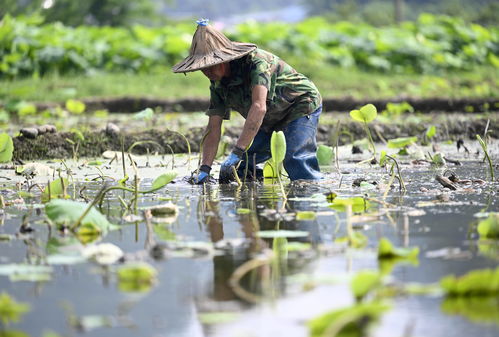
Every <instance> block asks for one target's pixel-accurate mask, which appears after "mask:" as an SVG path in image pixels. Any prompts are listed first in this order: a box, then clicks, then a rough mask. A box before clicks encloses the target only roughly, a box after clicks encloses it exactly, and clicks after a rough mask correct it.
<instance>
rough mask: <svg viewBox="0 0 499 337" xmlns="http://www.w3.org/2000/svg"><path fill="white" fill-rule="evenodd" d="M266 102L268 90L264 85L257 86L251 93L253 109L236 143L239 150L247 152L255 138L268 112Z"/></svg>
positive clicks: (251, 108)
mask: <svg viewBox="0 0 499 337" xmlns="http://www.w3.org/2000/svg"><path fill="white" fill-rule="evenodd" d="M266 100H267V88H266V87H265V86H263V85H255V86H254V87H253V89H252V91H251V107H250V110H249V112H248V116H247V117H246V121H245V122H244V127H243V131H242V132H241V135H240V136H239V139H238V140H237V143H236V146H237V147H238V148H240V149H243V150H246V149H247V148H248V147H249V146H250V144H251V142H252V141H253V138H255V136H256V134H257V132H258V130H259V129H260V126H261V125H262V121H263V118H264V117H265V113H266V112H267V104H266Z"/></svg>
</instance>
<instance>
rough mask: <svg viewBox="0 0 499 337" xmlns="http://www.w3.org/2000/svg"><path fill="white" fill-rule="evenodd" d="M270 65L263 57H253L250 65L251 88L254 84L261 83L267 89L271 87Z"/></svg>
mask: <svg viewBox="0 0 499 337" xmlns="http://www.w3.org/2000/svg"><path fill="white" fill-rule="evenodd" d="M271 80H272V65H271V64H270V62H267V61H266V60H264V59H263V58H258V57H254V58H253V60H252V65H251V72H250V81H251V88H253V87H254V86H255V85H263V86H264V87H265V88H267V90H270V89H271Z"/></svg>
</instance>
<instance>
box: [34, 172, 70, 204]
mask: <svg viewBox="0 0 499 337" xmlns="http://www.w3.org/2000/svg"><path fill="white" fill-rule="evenodd" d="M68 186H69V180H68V179H66V178H58V179H56V180H54V181H52V182H50V183H49V184H48V185H47V187H46V188H45V189H44V190H43V192H42V196H41V197H42V202H43V203H46V202H48V201H50V200H51V199H61V198H62V199H66V198H69V195H67V194H66V189H67V188H68Z"/></svg>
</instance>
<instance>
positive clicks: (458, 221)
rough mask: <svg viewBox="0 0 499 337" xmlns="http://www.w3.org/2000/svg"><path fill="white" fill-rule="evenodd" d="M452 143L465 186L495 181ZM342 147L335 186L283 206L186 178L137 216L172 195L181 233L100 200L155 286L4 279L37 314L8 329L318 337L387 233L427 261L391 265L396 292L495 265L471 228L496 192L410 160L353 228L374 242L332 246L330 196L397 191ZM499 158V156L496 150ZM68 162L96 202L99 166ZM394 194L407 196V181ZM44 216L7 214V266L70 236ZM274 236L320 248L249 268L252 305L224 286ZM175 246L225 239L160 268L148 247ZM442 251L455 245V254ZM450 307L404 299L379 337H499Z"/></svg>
mask: <svg viewBox="0 0 499 337" xmlns="http://www.w3.org/2000/svg"><path fill="white" fill-rule="evenodd" d="M496 145H497V144H496ZM442 147H443V150H444V151H446V152H445V153H449V154H451V155H452V156H453V158H459V159H461V161H462V162H463V165H462V166H452V165H449V168H450V169H452V170H453V171H455V172H456V174H457V175H458V176H459V177H461V178H462V179H464V178H470V179H482V180H487V174H488V172H487V167H486V166H485V165H484V164H482V163H481V162H480V158H477V157H475V156H464V155H462V154H459V153H455V150H453V149H454V147H452V148H451V147H450V146H449V147H446V146H444V145H442ZM495 148H496V149H497V146H496V147H495ZM471 150H473V149H471ZM341 151H342V152H343V154H345V155H344V156H340V157H341V158H348V160H342V161H341V162H340V171H341V172H342V174H341V178H340V174H338V173H337V172H336V170H335V169H334V168H333V167H329V168H325V171H329V173H328V174H327V179H326V180H325V181H324V182H321V183H320V184H294V185H288V184H287V185H286V190H288V191H289V196H288V198H289V200H288V202H287V205H285V206H284V207H283V199H282V197H281V192H280V188H279V187H278V186H277V185H266V184H249V185H247V186H245V187H243V188H237V187H236V186H222V187H220V186H218V185H212V186H208V187H206V188H203V187H200V186H190V185H189V184H187V183H185V182H184V181H183V180H182V179H181V178H179V179H177V180H176V182H175V183H174V184H170V185H168V186H167V187H166V188H164V189H162V190H161V191H160V192H158V193H155V194H154V195H152V196H146V197H144V198H142V199H141V201H140V205H139V206H140V207H147V206H150V205H157V204H159V203H162V202H164V201H162V200H164V199H169V200H171V201H173V202H174V203H175V204H177V205H178V206H179V209H180V215H179V217H178V218H177V219H176V220H175V221H173V223H170V224H154V225H153V227H149V229H148V227H147V226H146V224H145V222H144V221H138V222H137V224H134V223H126V222H125V221H124V220H123V219H122V217H121V216H120V214H121V211H122V208H121V206H120V203H119V202H118V200H117V195H120V196H122V194H119V193H117V194H114V195H112V196H110V197H109V198H108V199H107V200H106V202H104V204H103V212H104V213H106V214H109V219H110V220H111V221H112V222H113V223H115V224H120V225H121V226H120V229H119V230H115V231H111V232H109V233H108V234H107V235H106V236H105V237H103V238H101V239H100V240H99V241H98V242H100V243H102V242H110V243H113V244H115V245H117V246H119V247H120V248H121V249H122V250H123V251H124V252H125V253H126V255H125V257H126V259H127V260H129V261H131V260H134V261H137V260H139V261H146V262H148V263H150V264H151V265H153V266H154V267H155V268H156V269H157V270H158V276H157V282H156V283H155V284H154V286H152V287H151V289H150V290H149V291H145V292H140V293H137V292H127V291H123V290H120V288H119V284H118V281H117V279H116V274H115V272H114V270H115V268H116V266H117V265H119V264H117V265H114V266H110V267H102V266H98V265H96V264H95V263H91V262H82V263H78V264H54V265H53V266H52V268H53V271H52V273H51V280H48V281H12V280H10V279H9V277H7V276H0V288H1V289H2V291H5V292H7V293H9V294H10V295H11V296H13V297H15V298H16V300H18V301H22V302H26V303H29V304H30V306H31V310H30V312H29V313H27V314H26V315H24V316H23V318H22V320H21V322H20V323H17V324H13V325H11V326H10V328H12V329H15V330H21V331H23V332H25V333H26V334H28V335H30V336H44V333H46V332H48V331H53V332H56V333H58V334H60V335H62V336H76V335H85V336H189V337H191V336H255V337H256V336H258V337H260V336H276V335H278V334H280V335H283V336H308V330H307V328H306V325H305V322H306V321H307V320H308V319H310V318H313V317H316V316H317V315H320V314H322V313H325V312H327V311H329V310H332V309H339V308H342V307H345V306H348V305H350V304H352V303H353V298H352V295H351V291H350V290H349V283H348V279H349V277H351V275H353V274H354V273H355V272H357V271H360V270H365V269H373V270H377V269H378V267H379V266H378V260H377V257H376V247H377V243H378V240H379V238H381V237H387V238H389V239H390V240H391V241H392V242H393V243H394V244H395V245H396V246H400V247H403V246H410V247H412V246H418V247H419V248H420V254H419V262H418V263H417V265H413V264H403V263H402V264H397V265H395V267H394V268H393V270H392V272H391V282H394V283H399V284H406V283H411V282H418V283H422V284H433V283H435V282H438V281H439V279H440V278H441V277H443V276H445V275H448V274H456V275H461V274H463V273H465V272H467V271H470V270H474V269H480V268H486V267H495V266H497V261H498V258H499V257H498V256H497V255H493V254H492V255H491V256H485V255H483V253H481V252H480V250H479V247H478V246H477V240H476V239H477V236H476V233H475V232H474V231H473V230H472V226H471V225H472V224H473V223H474V222H476V221H477V218H475V217H474V214H476V213H478V212H484V211H489V212H490V211H498V209H499V207H498V206H499V205H498V201H497V189H498V186H497V184H491V183H485V184H482V183H475V184H473V185H471V186H467V187H460V188H459V189H458V191H454V192H450V191H448V190H445V189H444V188H443V187H442V186H440V185H439V184H438V183H437V182H436V181H435V180H434V177H435V174H436V173H437V172H436V171H435V169H432V168H431V167H429V166H427V165H420V166H414V165H410V164H409V163H410V160H403V161H402V162H403V163H405V164H403V165H402V173H403V177H404V180H405V182H406V184H407V192H406V193H405V194H400V193H399V192H398V189H397V188H393V189H392V190H391V191H390V192H389V193H388V195H387V197H386V199H385V200H384V203H382V204H379V203H376V202H373V203H372V205H373V207H372V208H371V209H369V211H368V213H369V214H371V215H373V214H375V215H376V217H370V218H364V219H359V221H358V222H354V228H355V229H356V230H357V231H361V232H362V233H363V234H365V235H366V236H367V237H368V244H367V246H366V247H365V248H362V249H351V248H348V247H346V246H345V245H344V244H338V243H336V239H338V238H339V237H342V236H345V235H346V223H347V215H346V213H345V212H339V211H334V210H333V209H331V208H330V207H328V206H329V204H328V202H327V200H326V198H325V197H324V194H326V193H328V192H330V191H335V192H336V193H337V194H338V195H340V196H342V197H350V196H358V195H366V194H367V195H368V197H369V198H372V199H375V200H382V199H383V194H384V191H385V190H384V189H383V188H381V189H378V188H376V187H374V188H372V189H371V188H370V187H369V186H367V187H362V188H361V187H352V183H353V181H354V180H355V179H357V178H359V177H365V178H366V179H367V181H368V182H372V181H375V182H378V183H385V184H386V183H387V182H388V175H387V174H386V173H384V171H383V170H382V169H380V168H378V167H374V166H372V167H371V166H369V165H358V164H357V163H354V162H353V161H355V162H357V161H359V160H361V159H363V158H364V157H362V156H359V157H355V156H351V155H348V156H347V153H348V151H349V149H348V148H342V149H341ZM495 151H497V150H495ZM472 153H473V151H472ZM340 154H341V153H340ZM493 156H494V158H497V154H496V153H495V152H494V153H493ZM149 160H150V163H149V167H142V168H140V165H142V166H145V164H144V163H145V161H146V158H145V157H140V158H138V160H137V162H138V164H139V173H140V176H141V177H142V178H143V181H142V186H143V187H147V186H149V185H150V183H151V178H153V177H155V176H156V175H158V174H159V173H161V171H162V170H164V168H161V167H157V166H156V165H157V164H158V163H159V162H164V161H165V159H164V158H152V157H151V158H149ZM116 164H117V163H114V164H112V165H109V166H105V165H104V166H103V167H102V170H103V172H104V173H105V174H106V175H110V176H115V177H118V178H119V177H120V174H122V173H121V172H120V169H121V168H120V164H119V163H118V164H119V165H116ZM49 165H54V166H58V165H60V164H50V163H49ZM67 165H69V166H70V167H72V170H73V172H74V174H75V176H74V178H75V180H76V181H78V182H77V183H76V185H75V188H74V191H79V190H81V188H82V187H83V186H85V191H84V194H86V195H87V196H89V197H90V196H92V195H94V194H95V193H96V191H97V190H98V189H99V188H100V186H101V185H102V183H101V182H92V181H85V175H86V174H89V173H90V172H92V173H95V168H92V167H88V166H87V167H82V166H81V165H82V162H79V163H78V165H79V166H77V164H76V163H68V164H67ZM177 165H182V167H176V169H177V170H178V171H179V173H180V176H184V175H186V174H187V172H188V171H189V169H188V168H187V163H186V162H185V161H184V160H183V159H181V160H177ZM130 170H131V169H130ZM440 172H441V171H440ZM0 175H2V176H6V177H10V178H11V179H13V180H12V181H7V182H6V183H5V184H4V187H3V191H2V194H3V195H4V198H5V200H7V201H12V200H15V199H16V196H15V194H14V192H12V190H11V189H13V188H14V183H15V182H16V181H18V182H21V179H20V178H19V177H14V176H13V175H12V174H11V172H7V171H2V174H0ZM46 178H47V177H39V178H35V181H38V182H39V183H42V182H44V181H47V180H46ZM36 179H38V180H36ZM87 179H88V176H87ZM394 185H395V186H397V182H395V183H394ZM34 191H36V190H34ZM35 194H39V193H36V192H35ZM127 198H130V195H129V194H128V195H125V200H128V199H127ZM387 203H388V204H389V205H388V204H387ZM41 207H42V206H41V205H40V204H39V199H38V198H37V197H35V198H33V199H32V200H27V201H26V203H19V204H16V205H13V206H8V207H7V208H6V209H5V210H4V216H3V225H2V226H1V227H0V233H2V234H12V235H16V237H15V238H14V239H13V240H11V241H7V242H0V251H1V254H0V255H1V256H0V259H1V260H0V262H1V264H2V265H4V264H10V263H21V262H30V263H32V264H37V263H39V261H40V259H41V260H43V257H44V256H46V255H47V254H48V253H50V252H48V249H47V242H48V241H49V239H50V238H60V237H61V234H60V233H57V231H55V230H49V228H48V227H47V225H46V224H44V223H43V219H44V212H43V209H42V208H41ZM37 209H39V210H40V211H37ZM238 209H249V212H248V211H246V212H242V211H239V212H238V211H237V210H238ZM281 209H284V210H285V211H284V212H281V213H276V211H275V210H281ZM299 211H314V212H316V215H317V216H316V218H315V219H313V220H296V213H297V212H299ZM26 214H30V215H29V217H28V218H26V219H25V220H26V221H28V222H29V224H30V225H31V227H32V228H33V229H34V231H33V232H31V233H26V234H23V235H19V233H18V231H19V227H20V225H21V223H22V222H23V217H24V216H25V215H26ZM357 219H358V218H357ZM276 228H279V229H281V230H282V229H285V230H291V231H306V232H308V236H306V237H300V238H292V239H291V238H290V239H289V241H290V242H291V241H298V242H302V243H311V249H310V250H308V251H305V252H302V253H291V252H290V253H289V255H288V259H287V260H286V262H284V263H281V264H280V267H279V268H276V270H277V269H278V270H279V273H272V272H271V271H270V269H269V268H265V267H264V268H260V269H255V270H253V271H252V272H250V273H249V275H248V276H247V277H245V278H243V280H242V282H241V287H242V288H243V289H245V290H247V292H249V293H251V294H253V295H254V296H253V297H250V298H247V297H244V296H242V297H244V299H242V298H241V294H240V292H238V291H237V290H236V291H235V290H234V288H232V287H231V286H229V284H228V279H229V277H230V276H231V275H232V273H233V272H234V270H235V269H236V268H237V267H238V266H240V265H242V264H243V263H244V262H245V261H248V260H249V259H250V258H252V257H255V256H259V255H261V254H264V253H268V251H269V250H271V249H272V239H258V238H256V236H255V233H256V231H259V230H272V229H276ZM166 242H170V243H172V242H173V243H188V242H198V243H199V242H204V243H215V244H216V245H217V247H218V248H219V249H218V250H217V251H216V253H214V254H213V253H207V252H208V251H205V250H202V249H201V250H199V251H197V253H196V254H195V255H194V256H192V255H191V256H178V255H177V256H168V254H167V256H166V257H162V258H153V257H152V256H151V254H150V251H151V249H152V248H153V247H161V246H162V245H164V244H165V243H166ZM158 245H159V246H158ZM442 249H447V253H446V252H444V251H443V250H442ZM448 252H451V253H450V254H449V253H448ZM496 254H497V251H496ZM269 274H270V275H269ZM443 301H444V299H443V298H442V296H439V295H432V296H429V295H425V296H422V295H419V296H416V295H403V296H396V297H394V298H392V299H391V303H392V309H391V310H390V311H389V312H388V313H387V314H385V315H384V316H383V318H382V320H381V322H380V324H379V325H378V326H377V327H376V329H375V330H374V331H373V335H374V336H380V337H381V336H385V337H386V336H394V337H395V336H397V337H398V336H403V335H404V333H405V334H407V335H411V336H442V335H448V334H449V335H452V336H497V334H498V333H499V329H498V327H497V325H494V324H492V323H490V322H488V323H477V322H475V321H473V320H471V319H470V318H468V317H464V316H460V315H457V314H449V313H445V312H444V311H443V310H442V303H443ZM210 312H232V313H237V314H238V315H237V317H235V319H234V320H231V321H230V322H227V323H224V324H215V325H206V324H202V323H201V321H202V319H203V317H206V316H205V314H206V313H210ZM91 316H102V317H104V318H106V322H105V323H106V324H102V323H99V324H97V323H96V324H95V326H92V324H90V323H92V322H94V323H95V320H94V321H91V318H92V317H91ZM71 317H73V319H70V318H71ZM75 317H76V318H78V319H79V320H80V322H81V320H84V321H85V319H86V320H87V321H86V322H87V326H86V327H85V329H84V330H85V331H82V327H81V324H80V326H78V324H71V321H74V318H75ZM89 321H90V323H89ZM496 323H497V316H496ZM84 325H85V324H84ZM103 325H104V326H103ZM108 325H109V326H108Z"/></svg>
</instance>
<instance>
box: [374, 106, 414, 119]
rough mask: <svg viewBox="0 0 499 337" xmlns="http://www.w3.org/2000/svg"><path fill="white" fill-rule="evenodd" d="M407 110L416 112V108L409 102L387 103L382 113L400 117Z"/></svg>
mask: <svg viewBox="0 0 499 337" xmlns="http://www.w3.org/2000/svg"><path fill="white" fill-rule="evenodd" d="M406 112H414V108H413V107H412V105H410V104H409V103H407V102H401V103H391V102H389V103H387V104H386V109H385V110H383V112H382V113H381V114H382V115H383V116H385V117H388V118H393V117H399V116H400V115H402V114H404V113H406Z"/></svg>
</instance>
